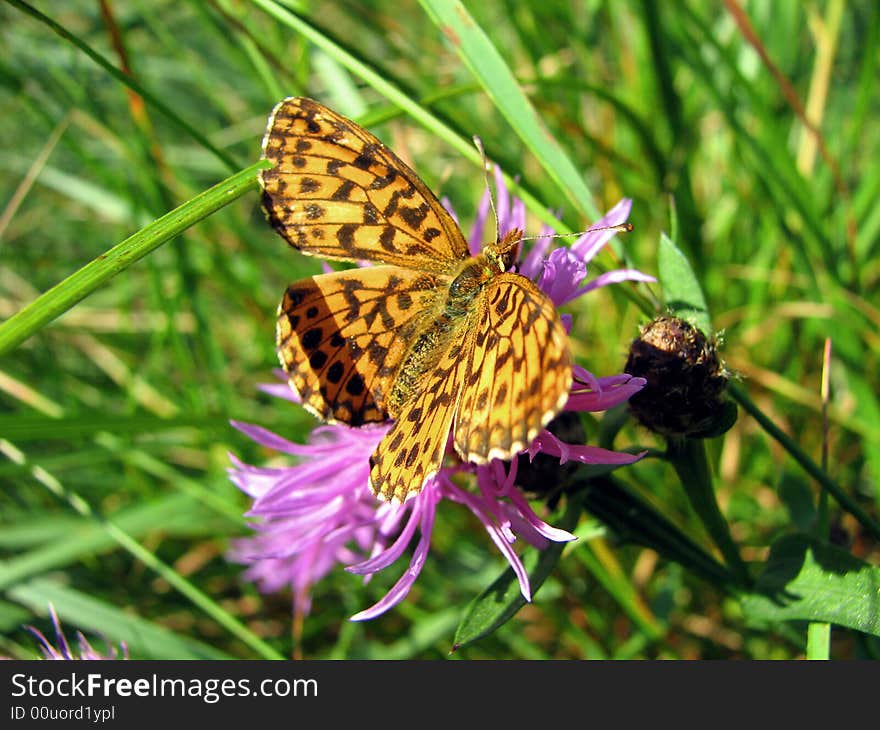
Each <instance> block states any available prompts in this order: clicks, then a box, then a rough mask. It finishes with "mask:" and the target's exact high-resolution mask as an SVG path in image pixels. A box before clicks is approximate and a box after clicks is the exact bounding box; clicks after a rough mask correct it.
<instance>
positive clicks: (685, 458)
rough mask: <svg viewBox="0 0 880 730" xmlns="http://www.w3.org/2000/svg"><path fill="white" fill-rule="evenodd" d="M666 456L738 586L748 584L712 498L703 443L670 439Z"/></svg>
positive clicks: (713, 495)
mask: <svg viewBox="0 0 880 730" xmlns="http://www.w3.org/2000/svg"><path fill="white" fill-rule="evenodd" d="M666 455H667V458H668V459H669V461H670V463H671V464H672V466H673V468H674V469H675V471H676V473H677V474H678V477H679V479H681V484H682V486H683V487H684V490H685V493H686V494H687V497H688V500H689V501H690V503H691V507H693V509H694V511H695V512H696V513H697V515H698V516H699V518H700V520H701V521H702V523H703V525H704V526H705V528H706V531H707V532H708V533H709V536H710V537H711V538H712V541H713V542H714V543H715V545H717V546H718V549H719V550H720V551H721V554H722V555H723V556H724V561H725V562H726V563H727V567H728V568H729V569H730V571H731V573H732V574H733V576H734V577H735V578H736V580H737V582H738V583H739V584H740V585H741V586H743V587H748V586H749V585H751V583H752V579H751V576H750V575H749V571H748V567H747V566H746V564H745V563H744V562H743V559H742V558H741V557H740V554H739V547H737V544H736V543H735V542H734V541H733V538H732V537H731V535H730V530H729V528H728V525H727V520H726V519H725V518H724V515H723V514H721V509H720V508H719V507H718V500H716V498H715V490H714V488H713V485H712V474H711V472H710V470H709V461H708V459H707V458H706V447H705V443H704V442H703V441H702V440H701V439H688V438H670V439H669V444H668V447H667V451H666Z"/></svg>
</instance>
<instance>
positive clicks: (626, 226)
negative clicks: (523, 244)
mask: <svg viewBox="0 0 880 730" xmlns="http://www.w3.org/2000/svg"><path fill="white" fill-rule="evenodd" d="M632 230H633V224H632V223H618V224H617V225H616V226H596V227H595V228H587V230H585V231H578V232H576V233H550V234H548V235H546V236H523V237H522V239H521V240H523V241H534V240H537V239H538V238H571V237H572V236H583V235H584V234H585V233H596V232H597V231H614V232H615V233H629V232H630V231H632Z"/></svg>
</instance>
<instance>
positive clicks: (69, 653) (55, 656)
mask: <svg viewBox="0 0 880 730" xmlns="http://www.w3.org/2000/svg"><path fill="white" fill-rule="evenodd" d="M49 616H50V617H51V618H52V624H53V625H54V627H55V642H56V643H57V644H58V647H57V648H56V647H54V646H52V644H51V643H50V642H49V640H48V639H47V638H46V637H45V636H44V635H43V632H41V631H40V630H39V629H36V628H34V627H33V626H26V627H25V628H27V630H28V631H30V632H31V633H32V634H33V635H34V636H35V637H37V641H39V642H40V651H41V652H42V654H43V658H44V659H52V660H64V659H71V660H73V659H128V647H126V646H125V644H124V643H123V644H120V645H119V650H118V651H117V649H116V647H110V653H109V655H106V656H105V655H103V654H101V653H99V652H98V651H97V650H95V649H93V648H92V645H91V644H89V642H88V641H87V640H86V637H85V636H83V635H82V634H81V633H80V632H79V631H77V632H76V638H77V644H78V645H79V652H77V651H76V649H74V648H72V647H71V646H70V644H69V643H68V641H67V637H65V636H64V632H63V631H62V630H61V622H60V621H59V620H58V614H56V613H55V608H54V607H53V606H52V605H51V604H49Z"/></svg>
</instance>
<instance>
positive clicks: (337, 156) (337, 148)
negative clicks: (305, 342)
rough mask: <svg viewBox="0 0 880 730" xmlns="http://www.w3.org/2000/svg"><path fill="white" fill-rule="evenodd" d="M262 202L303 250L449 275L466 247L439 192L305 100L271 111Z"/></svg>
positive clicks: (351, 126)
mask: <svg viewBox="0 0 880 730" xmlns="http://www.w3.org/2000/svg"><path fill="white" fill-rule="evenodd" d="M263 156H264V157H265V158H266V159H267V160H270V161H271V162H274V163H275V166H274V167H273V168H272V169H270V170H263V171H262V172H261V173H260V183H261V185H262V187H263V208H264V210H265V211H266V215H267V217H268V218H269V221H270V222H271V223H272V225H273V226H274V227H275V229H276V230H277V231H278V232H279V233H280V234H281V235H282V236H283V237H284V238H285V239H286V240H287V241H288V242H289V243H290V244H291V245H292V246H294V247H295V248H297V249H299V250H300V251H302V252H303V253H308V254H313V255H317V256H323V257H324V258H332V259H342V260H346V261H357V260H367V261H373V262H379V263H386V264H394V265H397V266H403V267H406V268H410V269H421V270H425V271H447V270H449V269H450V268H451V267H452V266H453V265H454V264H455V263H456V262H458V261H460V260H462V259H463V258H466V257H467V256H468V248H467V243H466V242H465V240H464V237H463V236H462V234H461V231H460V230H459V228H458V226H457V225H456V223H455V221H454V220H453V219H452V217H451V216H450V215H449V213H447V212H446V210H445V209H444V208H443V206H442V205H441V204H440V202H439V201H438V200H437V198H436V196H435V195H434V194H433V193H432V192H431V191H430V190H429V189H428V188H427V186H426V185H425V184H424V183H423V182H422V181H421V180H420V179H419V177H418V176H417V175H416V174H415V173H414V172H413V171H412V170H411V169H410V168H409V167H408V166H407V165H406V164H405V163H404V162H403V161H402V160H400V159H399V158H398V157H397V155H395V154H394V153H393V152H392V151H391V150H389V149H388V148H387V147H386V146H385V145H384V144H382V143H381V142H380V141H379V140H378V139H376V137H374V136H373V135H372V134H370V133H369V132H367V131H366V130H365V129H363V128H361V127H359V126H358V125H356V124H355V123H354V122H352V121H350V120H348V119H346V118H345V117H341V116H339V115H338V114H336V113H335V112H332V111H331V110H329V109H327V108H326V107H325V106H323V105H321V104H319V103H318V102H316V101H312V100H311V99H306V98H302V97H296V98H289V99H285V100H284V101H282V102H281V103H280V104H278V106H277V107H276V108H275V111H274V112H273V114H272V116H271V117H270V119H269V128H268V130H267V131H266V136H265V137H264V139H263Z"/></svg>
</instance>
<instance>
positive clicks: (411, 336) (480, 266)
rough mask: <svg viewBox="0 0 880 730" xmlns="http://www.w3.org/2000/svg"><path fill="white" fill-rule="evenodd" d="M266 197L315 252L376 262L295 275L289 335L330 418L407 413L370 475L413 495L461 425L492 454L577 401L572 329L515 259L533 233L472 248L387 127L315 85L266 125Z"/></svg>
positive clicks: (373, 482)
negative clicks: (326, 99) (343, 106)
mask: <svg viewBox="0 0 880 730" xmlns="http://www.w3.org/2000/svg"><path fill="white" fill-rule="evenodd" d="M263 156H264V157H265V158H266V159H267V160H270V161H271V162H273V163H274V165H275V166H274V167H273V168H272V169H270V170H264V171H262V172H261V173H260V184H261V186H262V188H263V199H262V202H263V208H264V210H265V212H266V215H267V217H268V219H269V222H270V223H271V224H272V225H273V226H274V227H275V229H276V230H277V231H278V232H279V233H280V234H281V235H282V236H283V237H284V238H285V239H286V240H287V242H288V243H289V244H290V245H291V246H293V247H294V248H296V249H297V250H299V251H302V252H303V253H305V254H310V255H316V256H323V257H324V258H328V259H335V260H339V261H361V260H367V261H370V262H373V263H375V264H377V265H376V266H369V267H364V268H354V269H349V270H346V271H338V272H333V273H329V274H321V275H318V276H312V277H310V278H308V279H304V280H302V281H298V282H296V283H294V284H291V285H290V286H289V287H288V288H287V292H286V293H285V295H284V299H283V300H282V302H281V305H280V307H279V309H278V326H277V334H278V339H277V344H278V354H279V357H280V359H281V363H282V365H283V366H284V369H285V370H286V371H287V373H288V376H289V382H290V385H291V387H292V388H293V389H294V391H296V392H297V393H298V394H299V396H300V397H301V398H302V402H303V405H304V406H305V407H306V408H307V409H308V410H309V411H311V412H312V413H314V414H315V415H316V416H318V417H319V418H321V419H323V420H325V421H328V422H331V423H332V422H341V423H345V424H350V425H352V426H360V425H362V424H365V423H375V422H382V421H385V420H387V419H388V418H392V419H394V424H393V425H392V426H391V428H390V430H389V431H388V433H387V434H386V435H385V437H384V438H383V439H382V441H381V442H380V443H379V445H378V447H377V448H376V450H375V452H374V453H373V455H372V457H371V459H370V487H371V489H372V490H373V492H374V493H375V494H376V495H377V496H379V497H380V498H381V499H391V500H393V501H404V500H406V499H408V498H410V497H413V496H414V495H416V494H418V492H419V491H420V490H421V489H422V487H423V486H424V485H425V482H426V481H427V480H429V479H430V478H431V477H432V476H433V475H434V474H436V473H437V472H438V471H439V470H440V466H441V464H442V461H443V455H444V453H445V451H446V444H447V440H448V438H449V434H450V432H452V434H453V444H454V447H455V450H456V451H457V452H458V454H459V455H460V456H461V458H462V459H463V460H465V461H468V462H475V463H478V464H482V463H486V462H488V461H489V460H491V459H505V460H506V459H510V458H512V457H513V456H514V455H515V454H517V453H519V452H520V451H523V450H524V449H526V448H527V447H528V445H529V443H530V442H531V441H532V440H533V439H534V438H535V437H536V436H537V434H538V432H539V431H540V430H541V428H542V427H543V426H545V425H546V424H547V422H549V421H550V420H551V419H552V418H553V417H554V416H555V415H556V414H557V413H558V412H559V411H560V410H561V409H562V407H563V406H564V405H565V402H566V400H567V398H568V392H569V389H570V387H571V382H572V375H571V353H570V350H569V344H568V336H567V334H566V332H565V329H564V328H563V326H562V323H561V321H560V319H559V315H558V313H557V312H556V308H555V306H554V305H553V302H552V301H551V300H550V299H549V298H548V297H547V295H546V294H544V293H543V292H542V291H541V290H540V289H539V288H538V287H537V286H536V285H535V284H533V283H532V282H531V281H530V280H529V279H527V278H526V277H524V276H521V275H519V274H517V273H515V272H513V271H511V270H510V269H511V267H512V265H513V263H514V261H515V259H516V252H517V247H518V245H519V242H520V239H521V237H522V231H519V230H513V231H510V232H509V233H508V234H507V235H505V236H504V237H503V238H501V240H498V241H495V242H494V243H490V244H488V245H487V246H486V247H485V248H484V250H483V252H482V253H480V254H479V255H477V256H471V255H470V253H469V251H468V246H467V242H466V241H465V238H464V236H463V235H462V232H461V230H460V229H459V227H458V224H456V222H455V221H454V220H453V219H452V217H451V216H450V215H449V213H447V211H446V210H445V209H444V207H443V206H442V205H441V204H440V201H438V200H437V198H436V196H434V194H433V193H432V192H431V191H430V190H429V189H428V188H427V186H426V185H425V183H423V182H422V181H421V180H420V179H419V177H418V175H416V173H415V172H413V171H412V170H411V169H410V168H409V167H408V166H407V165H406V164H405V163H404V162H402V161H401V160H400V159H399V158H398V157H397V155H395V154H394V153H393V152H392V151H391V150H389V149H388V148H387V147H386V146H385V145H384V144H382V143H381V142H380V141H379V140H378V139H376V138H375V137H374V136H373V135H372V134H370V133H369V132H367V131H366V130H365V129H363V128H362V127H360V126H358V125H357V124H355V123H354V122H353V121H351V120H350V119H346V118H345V117H342V116H340V115H339V114H337V113H335V112H333V111H331V110H330V109H328V108H327V107H325V106H323V105H322V104H319V103H318V102H316V101H313V100H311V99H306V98H302V97H294V98H289V99H285V100H284V101H282V102H281V103H279V104H278V105H277V106H276V107H275V109H274V111H273V112H272V115H271V117H270V118H269V125H268V129H267V131H266V136H265V137H264V139H263Z"/></svg>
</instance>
